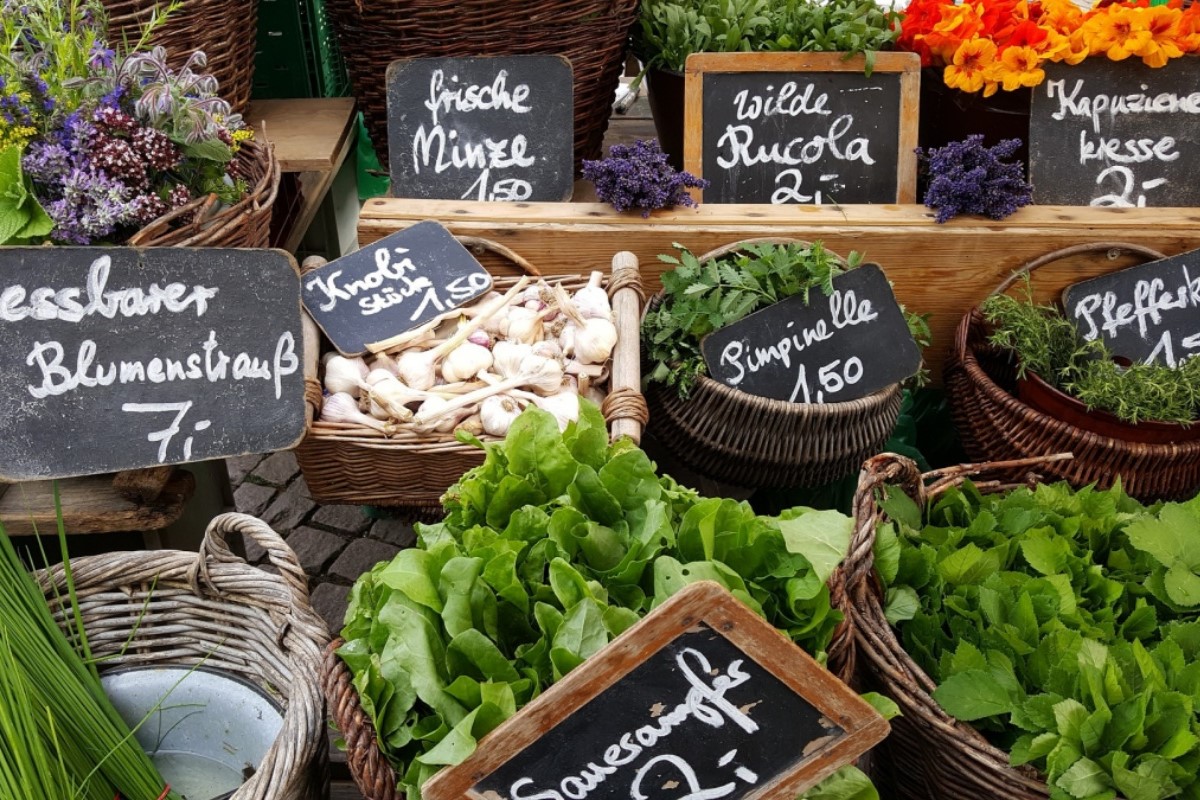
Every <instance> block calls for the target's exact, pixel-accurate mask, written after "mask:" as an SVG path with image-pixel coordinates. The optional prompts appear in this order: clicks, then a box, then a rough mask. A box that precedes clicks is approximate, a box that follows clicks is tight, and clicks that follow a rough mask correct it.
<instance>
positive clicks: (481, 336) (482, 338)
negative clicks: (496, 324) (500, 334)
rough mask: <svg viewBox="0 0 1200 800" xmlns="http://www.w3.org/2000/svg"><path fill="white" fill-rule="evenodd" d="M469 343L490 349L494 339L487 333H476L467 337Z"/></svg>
mask: <svg viewBox="0 0 1200 800" xmlns="http://www.w3.org/2000/svg"><path fill="white" fill-rule="evenodd" d="M467 341H468V342H470V343H471V344H477V345H479V346H480V347H487V348H490V347H491V346H492V337H491V336H490V335H489V334H488V332H487V331H475V332H474V333H472V334H471V335H470V336H468V337H467Z"/></svg>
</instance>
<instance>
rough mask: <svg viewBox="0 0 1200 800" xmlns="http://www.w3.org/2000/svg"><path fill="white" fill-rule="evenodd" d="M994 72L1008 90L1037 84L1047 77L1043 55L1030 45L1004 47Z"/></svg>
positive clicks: (1005, 89)
mask: <svg viewBox="0 0 1200 800" xmlns="http://www.w3.org/2000/svg"><path fill="white" fill-rule="evenodd" d="M994 74H995V76H996V77H997V78H999V79H1000V85H1001V86H1003V87H1004V91H1006V92H1011V91H1014V90H1016V89H1019V88H1020V87H1022V86H1037V85H1038V84H1039V83H1041V82H1042V81H1044V80H1045V79H1046V71H1045V70H1044V69H1042V59H1041V56H1039V55H1038V52H1037V50H1034V49H1033V48H1032V47H1028V46H1022V47H1006V48H1004V52H1003V53H1001V54H1000V60H999V61H998V62H996V66H995V68H994Z"/></svg>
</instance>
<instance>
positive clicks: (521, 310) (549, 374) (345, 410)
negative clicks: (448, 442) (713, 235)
mask: <svg viewBox="0 0 1200 800" xmlns="http://www.w3.org/2000/svg"><path fill="white" fill-rule="evenodd" d="M601 278H602V275H601V273H599V272H593V273H592V275H591V278H590V280H589V282H588V284H587V285H586V286H584V287H583V288H581V289H579V290H578V291H577V292H575V294H574V295H569V294H568V293H567V292H566V290H564V289H563V288H562V286H561V285H558V284H556V285H553V286H551V285H550V284H548V283H546V282H545V281H544V280H538V281H537V282H536V283H531V282H530V279H529V278H522V279H521V280H520V281H518V282H517V284H516V285H515V286H513V288H512V289H510V290H509V291H508V292H507V293H506V294H504V295H500V294H498V293H496V292H491V293H490V294H488V295H486V296H484V297H482V298H480V299H479V300H477V301H476V302H475V303H473V304H472V305H470V306H466V307H463V308H457V309H454V311H452V312H450V313H448V314H445V315H443V316H441V317H439V318H438V319H435V320H433V321H432V322H430V323H429V324H427V325H425V326H423V327H422V328H418V329H416V330H414V331H410V332H408V333H407V334H405V335H404V337H403V338H402V339H400V340H398V341H397V343H396V344H395V345H394V346H393V347H391V348H390V349H389V350H388V351H386V352H383V353H379V354H377V355H376V356H375V357H374V358H373V359H371V360H370V361H369V362H368V361H366V360H364V359H362V358H346V357H344V356H340V355H338V354H336V353H330V354H327V355H326V356H325V358H324V367H325V376H324V385H325V391H326V393H327V396H326V397H325V401H324V405H323V406H322V409H321V419H323V420H325V421H328V422H341V423H350V424H358V425H366V426H368V427H371V428H374V429H375V430H378V431H381V432H383V433H384V434H387V435H389V436H391V435H395V434H397V433H399V432H401V431H404V430H409V431H413V432H416V433H432V432H439V433H447V434H448V433H451V432H452V431H454V430H456V429H458V428H463V429H466V430H468V431H470V432H471V433H474V434H476V435H479V434H488V435H491V436H504V434H505V433H507V432H508V427H509V425H511V424H512V422H513V420H515V419H516V418H517V416H518V415H519V414H520V413H521V411H522V410H523V409H524V408H525V406H527V405H529V404H530V403H533V404H535V405H537V406H539V407H540V408H543V409H545V410H546V411H549V412H550V413H551V414H553V415H554V417H555V418H556V419H557V420H558V424H559V427H560V428H564V429H565V428H566V427H567V424H568V423H569V422H571V421H573V420H576V419H578V417H579V398H580V395H583V396H585V397H588V398H589V399H590V400H592V401H593V402H596V403H599V402H600V401H601V400H603V399H604V394H603V392H602V391H600V389H599V387H598V386H597V384H598V383H599V382H600V381H602V380H603V379H604V378H605V377H607V374H608V368H607V364H608V360H609V358H610V357H611V356H612V352H613V348H614V347H616V344H617V328H616V325H615V324H614V322H613V313H612V307H611V305H610V304H609V301H608V295H607V294H606V293H605V291H604V289H603V288H601V286H600V281H601Z"/></svg>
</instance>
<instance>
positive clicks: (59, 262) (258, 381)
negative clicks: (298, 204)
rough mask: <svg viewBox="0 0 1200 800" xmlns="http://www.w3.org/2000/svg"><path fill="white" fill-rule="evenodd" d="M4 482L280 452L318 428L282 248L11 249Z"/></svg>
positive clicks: (3, 363)
mask: <svg viewBox="0 0 1200 800" xmlns="http://www.w3.org/2000/svg"><path fill="white" fill-rule="evenodd" d="M0 394H2V396H3V403H4V407H5V413H3V414H0V479H3V480H8V481H20V480H32V479H37V478H59V477H69V476H74V475H86V474H94V473H101V472H113V471H119V470H124V469H134V468H140V467H148V466H155V465H159V464H175V463H183V462H189V461H201V460H206V459H213V458H226V457H229V456H236V455H242V454H246V453H262V452H267V451H271V450H280V449H284V448H287V447H290V446H292V445H294V444H295V443H296V442H297V441H298V440H299V439H300V436H301V435H302V434H303V431H304V424H305V419H304V375H303V338H302V332H301V323H300V283H299V277H298V274H297V271H296V266H295V262H294V261H292V259H291V257H290V256H289V255H287V254H286V253H283V252H282V251H272V250H225V249H186V248H155V249H149V250H137V249H133V248H125V247H116V248H74V247H63V248H46V247H14V248H0Z"/></svg>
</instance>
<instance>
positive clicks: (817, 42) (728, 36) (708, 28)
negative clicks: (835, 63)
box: [633, 0, 900, 75]
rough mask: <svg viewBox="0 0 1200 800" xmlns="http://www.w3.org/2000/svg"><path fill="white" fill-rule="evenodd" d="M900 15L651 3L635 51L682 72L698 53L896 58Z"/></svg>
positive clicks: (754, 3)
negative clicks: (889, 54)
mask: <svg viewBox="0 0 1200 800" xmlns="http://www.w3.org/2000/svg"><path fill="white" fill-rule="evenodd" d="M899 33H900V25H899V14H898V13H897V12H895V11H892V10H890V9H886V8H882V7H880V6H879V5H877V4H875V3H874V2H871V0H829V2H824V3H819V2H814V0H643V2H642V5H641V11H640V17H639V22H638V25H637V26H636V27H635V28H634V34H633V39H634V50H635V52H636V53H637V54H638V57H640V58H641V59H642V60H643V61H645V62H646V63H647V65H648V66H651V67H661V68H664V69H670V70H675V71H682V70H683V68H684V66H685V62H686V61H687V57H688V56H689V55H691V54H692V53H736V52H754V51H767V50H785V51H804V50H807V51H829V52H833V51H838V52H844V53H846V54H847V57H849V56H851V55H855V54H858V53H863V54H865V56H866V61H867V64H866V71H867V74H868V75H869V74H871V69H872V67H873V65H874V59H873V55H874V53H875V51H877V50H889V49H891V47H892V44H893V43H894V42H895V41H896V37H897V36H898V35H899Z"/></svg>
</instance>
